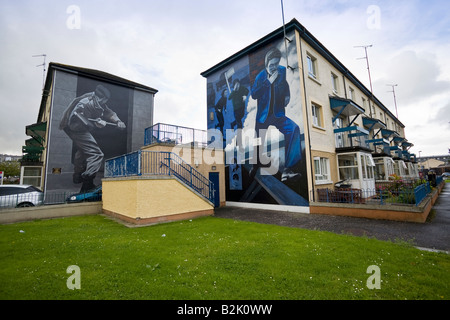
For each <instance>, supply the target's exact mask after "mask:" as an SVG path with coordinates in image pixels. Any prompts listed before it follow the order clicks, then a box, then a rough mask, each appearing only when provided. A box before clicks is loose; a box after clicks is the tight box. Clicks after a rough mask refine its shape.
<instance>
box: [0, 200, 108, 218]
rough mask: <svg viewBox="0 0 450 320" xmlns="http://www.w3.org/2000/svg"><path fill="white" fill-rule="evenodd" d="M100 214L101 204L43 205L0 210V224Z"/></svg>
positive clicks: (99, 202)
mask: <svg viewBox="0 0 450 320" xmlns="http://www.w3.org/2000/svg"><path fill="white" fill-rule="evenodd" d="M100 213H102V202H101V201H98V202H83V203H71V204H55V205H43V206H38V207H27V208H12V209H3V210H0V224H6V223H16V222H23V221H32V220H39V219H52V218H63V217H72V216H81V215H90V214H100Z"/></svg>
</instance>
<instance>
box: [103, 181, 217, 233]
mask: <svg viewBox="0 0 450 320" xmlns="http://www.w3.org/2000/svg"><path fill="white" fill-rule="evenodd" d="M103 212H104V213H106V214H109V215H111V216H115V217H119V218H121V219H123V220H125V221H128V222H132V223H135V224H142V223H146V224H148V223H156V222H162V221H171V220H178V219H185V218H187V217H196V216H203V215H212V214H213V213H214V207H213V206H212V205H211V204H210V203H209V202H207V201H206V200H204V199H203V198H201V197H200V196H198V195H197V194H196V193H194V192H193V191H192V190H190V189H189V188H188V187H186V186H185V185H184V184H182V183H181V182H179V181H178V180H177V179H176V178H173V177H164V176H162V177H161V176H155V177H127V178H111V179H103Z"/></svg>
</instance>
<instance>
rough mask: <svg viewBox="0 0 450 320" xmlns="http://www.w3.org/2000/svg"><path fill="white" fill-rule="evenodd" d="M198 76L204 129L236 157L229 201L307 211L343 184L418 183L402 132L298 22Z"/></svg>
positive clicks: (229, 179)
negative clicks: (203, 93) (395, 178)
mask: <svg viewBox="0 0 450 320" xmlns="http://www.w3.org/2000/svg"><path fill="white" fill-rule="evenodd" d="M202 76H204V77H205V78H206V79H207V100H208V101H207V121H208V122H207V125H208V130H220V132H221V134H222V135H223V140H224V149H225V150H226V154H227V159H231V162H230V161H228V162H226V168H227V171H226V176H227V186H226V188H227V201H232V202H250V203H266V204H267V203H270V204H278V205H291V206H306V207H307V206H308V205H309V201H314V199H315V197H316V190H317V189H318V188H333V187H334V185H335V184H336V183H337V182H339V181H342V180H345V181H346V183H348V184H351V186H352V188H356V189H363V190H375V182H376V180H388V179H389V176H390V175H392V174H394V173H396V174H397V175H399V176H402V177H404V178H414V177H416V176H417V177H418V172H417V165H416V164H415V155H413V154H410V153H409V151H408V150H409V148H410V147H411V146H412V143H410V142H409V141H408V140H407V139H406V137H405V130H404V129H405V126H404V125H403V124H402V123H401V122H400V120H399V119H397V118H396V117H395V116H394V115H393V114H392V113H391V112H390V110H389V109H388V108H387V107H386V106H385V105H384V104H383V103H382V102H381V101H380V100H378V99H377V98H376V97H375V96H374V95H373V94H372V92H371V91H370V90H369V89H368V88H367V87H366V86H364V85H363V83H362V82H361V81H360V80H358V79H357V78H356V77H355V76H354V75H353V74H352V73H351V72H350V71H349V70H348V69H347V68H346V67H345V66H344V65H343V64H342V63H341V62H340V61H339V60H338V59H337V58H336V57H335V56H334V55H333V54H332V53H331V52H330V51H329V50H328V49H327V48H325V47H324V46H323V45H322V44H321V43H320V42H319V41H318V40H317V39H316V38H315V37H314V36H313V35H312V34H311V33H310V32H309V31H308V30H307V29H306V28H305V27H304V26H302V25H301V24H300V23H299V22H298V21H297V20H295V19H293V20H292V21H290V22H289V23H288V24H286V25H285V26H283V27H280V28H279V29H277V30H275V31H273V32H272V33H270V34H268V35H267V36H265V37H263V38H262V39H260V40H258V41H256V42H254V43H253V44H251V45H249V46H248V47H246V48H244V49H242V50H241V51H239V52H237V53H235V54H234V55H232V56H231V57H229V58H227V59H225V60H224V61H222V62H220V63H218V64H216V65H215V66H213V67H212V68H210V69H208V70H206V71H204V72H203V73H202ZM244 110H245V111H244ZM261 130H262V131H264V133H261ZM266 131H267V132H266ZM261 159H265V164H264V163H262V162H263V161H262V160H261ZM268 163H270V165H268ZM274 163H275V164H276V165H275V166H274V165H273V164H274ZM274 168H275V169H277V170H273V169H274ZM365 195H366V196H370V192H366V193H365ZM306 211H307V210H306Z"/></svg>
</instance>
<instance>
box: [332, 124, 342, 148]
mask: <svg viewBox="0 0 450 320" xmlns="http://www.w3.org/2000/svg"><path fill="white" fill-rule="evenodd" d="M343 126H344V125H343V121H342V118H337V119H336V120H335V121H334V128H335V129H340V128H342V127H343ZM334 137H335V139H336V148H343V147H344V133H343V132H338V133H335V134H334Z"/></svg>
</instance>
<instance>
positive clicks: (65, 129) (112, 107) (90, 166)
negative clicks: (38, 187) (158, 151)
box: [46, 73, 133, 192]
mask: <svg viewBox="0 0 450 320" xmlns="http://www.w3.org/2000/svg"><path fill="white" fill-rule="evenodd" d="M59 76H60V77H62V76H61V73H60V74H59ZM76 77H77V80H76V88H73V89H72V91H70V90H64V91H63V90H56V89H55V92H54V96H53V106H52V123H53V128H54V129H53V130H51V131H50V137H49V152H48V154H49V159H48V166H47V181H46V191H59V190H64V191H73V192H85V191H88V190H92V189H94V188H95V187H96V185H99V184H101V178H102V177H103V166H104V162H105V159H108V158H111V157H114V156H119V155H121V154H125V153H127V149H128V148H127V136H128V131H129V130H127V129H128V126H127V123H128V113H129V109H130V108H131V107H132V104H133V91H132V89H129V88H125V87H121V86H117V85H113V84H110V83H106V82H101V81H98V80H94V79H90V78H85V77H81V76H76ZM57 80H58V77H57V78H56V80H55V81H57ZM66 82H68V81H67V80H65V81H62V82H61V83H62V85H64V84H65V83H66ZM57 86H58V83H57V84H56V87H57ZM68 92H69V93H68ZM70 96H72V97H75V98H72V99H71V98H70ZM58 129H59V130H58ZM55 169H56V170H55ZM55 172H57V173H58V174H55Z"/></svg>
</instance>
